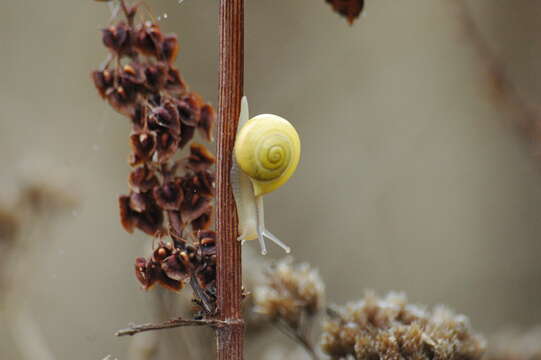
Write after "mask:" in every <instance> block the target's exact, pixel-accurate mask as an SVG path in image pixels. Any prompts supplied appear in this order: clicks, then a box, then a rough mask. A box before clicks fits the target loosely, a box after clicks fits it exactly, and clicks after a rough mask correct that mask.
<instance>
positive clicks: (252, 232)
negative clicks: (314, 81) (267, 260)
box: [231, 97, 301, 255]
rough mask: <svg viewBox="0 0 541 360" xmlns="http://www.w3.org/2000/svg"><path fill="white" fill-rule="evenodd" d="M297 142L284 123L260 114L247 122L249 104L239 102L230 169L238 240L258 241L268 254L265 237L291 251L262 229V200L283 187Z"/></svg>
mask: <svg viewBox="0 0 541 360" xmlns="http://www.w3.org/2000/svg"><path fill="white" fill-rule="evenodd" d="M300 149H301V144H300V139H299V135H298V133H297V131H296V130H295V128H294V127H293V125H291V123H289V122H288V121H287V120H286V119H284V118H282V117H280V116H277V115H272V114H262V115H257V116H255V117H253V118H252V119H249V109H248V100H247V99H246V97H243V98H242V103H241V111H240V119H239V125H238V130H237V138H236V141H235V148H234V159H233V160H234V161H233V166H232V169H231V181H232V185H233V194H234V197H235V202H236V205H237V214H238V219H239V233H240V236H239V240H240V241H246V240H255V239H258V240H259V244H260V246H261V253H262V254H263V255H264V254H266V253H267V248H266V245H265V237H266V238H268V239H270V240H271V241H272V242H274V243H276V244H277V245H278V246H280V247H282V248H283V249H284V250H285V251H286V252H288V253H289V252H290V248H289V247H288V246H287V245H285V244H284V243H283V242H282V241H280V240H279V239H278V238H277V237H276V236H275V235H273V234H272V233H271V232H270V231H268V230H267V229H266V227H265V221H264V209H263V196H264V195H265V194H268V193H270V192H272V191H274V190H276V189H278V188H279V187H281V186H282V185H284V184H285V183H286V182H287V181H288V180H289V178H290V177H291V176H292V175H293V173H294V172H295V169H296V168H297V165H298V164H299V160H300Z"/></svg>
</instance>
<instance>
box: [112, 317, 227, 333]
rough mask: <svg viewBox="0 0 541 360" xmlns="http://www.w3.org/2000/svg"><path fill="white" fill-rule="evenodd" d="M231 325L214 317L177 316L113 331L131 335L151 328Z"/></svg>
mask: <svg viewBox="0 0 541 360" xmlns="http://www.w3.org/2000/svg"><path fill="white" fill-rule="evenodd" d="M229 325H231V324H230V322H226V321H221V320H216V319H202V320H193V319H182V318H177V319H173V320H167V321H164V322H161V323H156V324H154V323H148V324H141V325H130V326H129V327H128V328H126V329H121V330H118V331H117V332H116V333H115V336H126V335H129V336H132V335H136V334H139V333H142V332H145V331H153V330H162V329H174V328H178V327H183V326H210V327H215V328H220V327H223V326H229Z"/></svg>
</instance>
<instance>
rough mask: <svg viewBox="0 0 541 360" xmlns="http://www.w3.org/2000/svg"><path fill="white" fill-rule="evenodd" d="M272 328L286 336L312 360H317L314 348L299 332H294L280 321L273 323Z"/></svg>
mask: <svg viewBox="0 0 541 360" xmlns="http://www.w3.org/2000/svg"><path fill="white" fill-rule="evenodd" d="M274 326H275V327H276V328H277V329H278V330H280V332H281V333H282V334H284V335H286V336H287V337H289V338H290V339H291V340H293V341H295V342H298V343H299V344H300V345H301V346H302V347H303V349H304V350H305V351H306V352H307V353H308V355H310V357H311V358H312V359H313V360H319V356H318V355H317V353H316V350H315V349H314V346H313V345H312V343H311V342H310V340H308V338H307V337H306V336H305V335H304V334H302V333H301V332H299V331H295V330H294V329H292V328H291V327H289V326H288V325H287V324H285V323H283V322H282V321H278V322H276V323H274Z"/></svg>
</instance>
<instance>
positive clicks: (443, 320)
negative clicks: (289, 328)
mask: <svg viewBox="0 0 541 360" xmlns="http://www.w3.org/2000/svg"><path fill="white" fill-rule="evenodd" d="M323 331H324V332H323V335H322V341H321V346H322V349H323V351H324V352H325V353H326V354H328V355H329V356H331V358H333V359H347V358H348V356H352V357H354V358H355V359H359V360H371V359H380V360H399V359H419V360H433V359H439V360H446V359H449V360H458V359H460V360H479V359H480V358H481V356H482V355H483V352H484V350H485V341H484V340H483V339H482V338H481V337H480V336H479V335H477V334H475V333H473V331H472V330H471V327H470V325H469V322H468V319H467V318H466V317H465V316H463V315H456V314H454V313H453V312H451V311H450V310H448V309H447V308H445V307H442V306H440V307H436V308H435V309H434V311H432V312H427V311H425V310H424V309H423V308H420V307H418V306H415V305H409V304H407V300H406V298H405V297H404V296H403V295H401V294H395V293H390V294H389V295H387V296H386V297H385V298H382V299H379V298H377V297H376V296H375V295H373V294H368V295H366V296H365V297H364V299H363V300H361V301H359V302H356V303H349V304H347V305H346V306H344V307H340V308H337V309H336V310H333V312H332V313H331V314H330V318H329V319H328V320H327V321H326V322H325V323H324V324H323Z"/></svg>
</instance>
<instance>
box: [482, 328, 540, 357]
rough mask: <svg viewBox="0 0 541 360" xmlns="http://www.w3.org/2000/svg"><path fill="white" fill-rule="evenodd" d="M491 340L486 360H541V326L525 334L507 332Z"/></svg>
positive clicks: (513, 331) (512, 331) (514, 331)
mask: <svg viewBox="0 0 541 360" xmlns="http://www.w3.org/2000/svg"><path fill="white" fill-rule="evenodd" d="M490 340H491V341H490V344H491V346H490V349H489V351H488V354H487V356H486V357H485V358H486V360H540V359H541V326H538V327H536V328H533V329H531V330H529V331H525V332H520V331H516V330H509V331H505V332H502V333H500V334H498V335H496V336H494V337H493V338H491V339H490Z"/></svg>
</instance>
